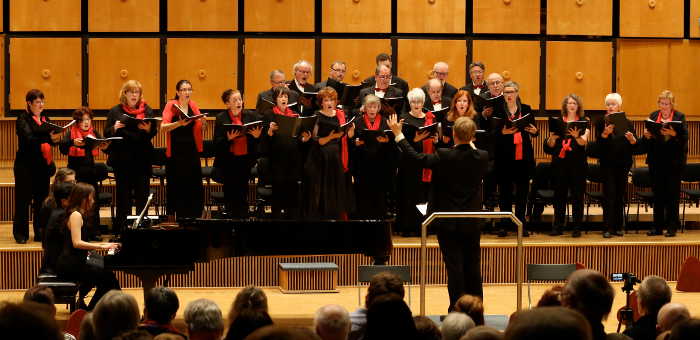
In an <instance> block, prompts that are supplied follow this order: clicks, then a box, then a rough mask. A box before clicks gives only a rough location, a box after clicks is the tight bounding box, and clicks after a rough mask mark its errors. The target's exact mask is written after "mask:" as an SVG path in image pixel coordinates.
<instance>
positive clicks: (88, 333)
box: [78, 313, 97, 340]
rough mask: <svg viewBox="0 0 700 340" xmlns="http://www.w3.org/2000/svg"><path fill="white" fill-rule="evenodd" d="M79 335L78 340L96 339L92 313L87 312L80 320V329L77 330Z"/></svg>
mask: <svg viewBox="0 0 700 340" xmlns="http://www.w3.org/2000/svg"><path fill="white" fill-rule="evenodd" d="M78 334H80V336H79V337H78V339H79V340H97V334H95V326H94V325H93V323H92V313H87V314H86V315H85V317H84V318H83V321H81V322H80V331H78Z"/></svg>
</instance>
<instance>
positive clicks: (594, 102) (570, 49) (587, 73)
mask: <svg viewBox="0 0 700 340" xmlns="http://www.w3.org/2000/svg"><path fill="white" fill-rule="evenodd" d="M612 52H613V48H612V43H609V42H578V41H549V42H547V109H548V110H557V109H560V108H561V101H562V98H564V96H566V95H567V94H569V93H576V94H577V95H579V96H581V98H582V99H583V103H584V106H583V107H584V109H586V110H603V109H605V105H604V103H603V98H605V95H606V94H608V93H610V90H611V78H610V74H611V73H612V63H613V60H612Z"/></svg>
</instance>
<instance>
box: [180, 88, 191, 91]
mask: <svg viewBox="0 0 700 340" xmlns="http://www.w3.org/2000/svg"><path fill="white" fill-rule="evenodd" d="M180 92H192V89H190V88H184V89H180Z"/></svg>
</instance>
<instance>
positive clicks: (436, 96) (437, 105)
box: [423, 78, 452, 112]
mask: <svg viewBox="0 0 700 340" xmlns="http://www.w3.org/2000/svg"><path fill="white" fill-rule="evenodd" d="M423 91H424V92H425V94H426V96H425V104H423V108H424V109H426V110H428V111H431V112H435V111H438V110H442V109H445V108H449V107H450V105H451V104H452V99H451V98H452V97H447V96H445V95H443V91H444V88H443V87H442V83H441V82H440V80H438V79H436V78H433V79H430V80H428V84H426V85H425V86H423Z"/></svg>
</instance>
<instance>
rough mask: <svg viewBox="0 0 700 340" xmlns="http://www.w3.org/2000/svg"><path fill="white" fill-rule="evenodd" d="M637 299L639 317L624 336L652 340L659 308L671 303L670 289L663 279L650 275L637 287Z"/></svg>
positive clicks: (654, 334)
mask: <svg viewBox="0 0 700 340" xmlns="http://www.w3.org/2000/svg"><path fill="white" fill-rule="evenodd" d="M637 297H638V299H639V312H640V314H641V317H640V318H639V319H637V321H635V322H634V323H633V324H632V326H630V327H628V328H627V329H626V330H625V332H624V334H625V335H627V336H629V337H631V338H632V339H634V340H654V339H656V335H657V333H656V317H657V314H658V313H659V310H660V309H661V307H663V306H664V305H665V304H667V303H669V302H671V288H670V287H669V286H668V284H667V283H666V280H664V279H663V278H661V277H659V276H656V275H650V276H647V277H645V278H644V280H643V281H642V284H640V285H639V289H638V290H637Z"/></svg>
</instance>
